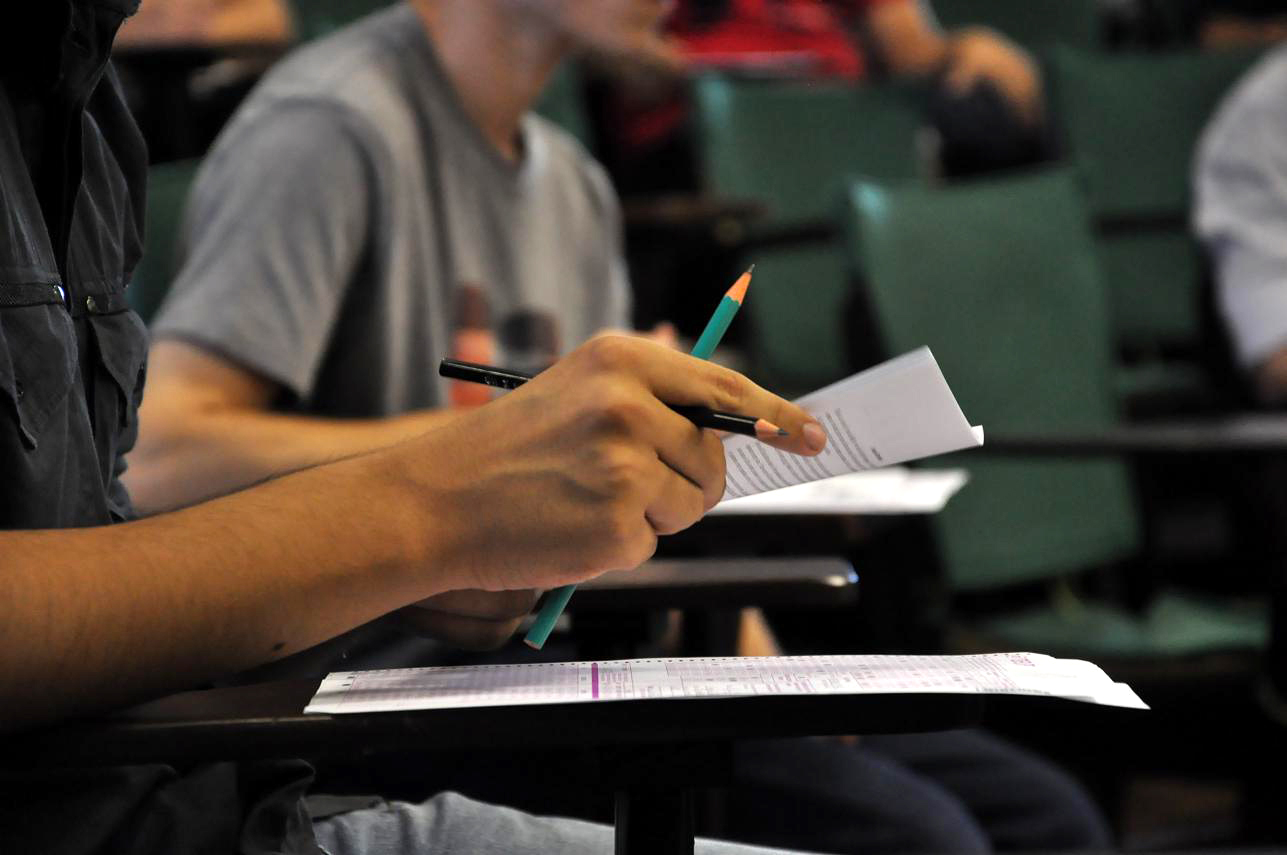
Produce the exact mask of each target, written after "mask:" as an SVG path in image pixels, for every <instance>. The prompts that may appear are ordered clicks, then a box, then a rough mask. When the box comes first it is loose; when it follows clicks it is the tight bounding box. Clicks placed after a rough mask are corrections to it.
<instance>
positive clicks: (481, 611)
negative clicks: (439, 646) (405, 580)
mask: <svg viewBox="0 0 1287 855" xmlns="http://www.w3.org/2000/svg"><path fill="white" fill-rule="evenodd" d="M540 595H541V592H540V591H533V590H519V591H477V590H461V591H448V592H447V593H445V594H438V595H437V596H433V597H429V598H427V599H424V600H421V601H420V602H418V603H413V604H411V605H409V606H407V607H406V608H403V609H400V610H399V611H398V612H397V613H396V614H397V617H398V619H399V621H400V622H401V623H402V624H403V626H405V627H406V628H407V629H410V630H411V631H413V632H416V633H418V634H420V635H424V636H428V637H429V638H436V639H438V640H440V641H445V642H447V643H449V644H451V645H453V646H455V647H459V648H462V649H464V650H492V649H494V648H497V647H500V646H501V645H502V644H504V643H505V642H506V641H508V640H509V639H510V637H511V636H513V635H514V633H515V632H517V631H518V626H519V624H520V623H522V622H523V618H525V617H527V615H528V614H529V613H530V612H531V611H532V608H533V607H534V606H535V605H536V601H537V600H538V599H539V598H540Z"/></svg>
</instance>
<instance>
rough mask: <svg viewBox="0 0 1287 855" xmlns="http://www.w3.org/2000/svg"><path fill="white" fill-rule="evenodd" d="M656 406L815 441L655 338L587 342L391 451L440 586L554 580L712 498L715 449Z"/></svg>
mask: <svg viewBox="0 0 1287 855" xmlns="http://www.w3.org/2000/svg"><path fill="white" fill-rule="evenodd" d="M667 404H689V405H699V406H707V407H710V408H712V409H716V410H722V411H725V412H735V413H741V414H745V415H749V416H757V417H760V418H765V419H767V420H769V421H770V422H773V423H774V424H776V425H779V426H780V427H782V428H784V429H785V430H786V431H787V432H788V434H789V435H788V436H785V437H780V438H777V439H774V440H771V444H772V445H774V446H775V447H777V448H780V449H782V450H785V451H790V452H795V453H799V454H808V455H813V454H817V453H818V452H819V451H821V450H822V448H823V446H824V445H825V443H826V437H825V435H824V434H823V432H822V428H821V427H820V426H819V425H818V424H817V422H816V421H814V420H813V419H812V417H810V416H809V415H808V414H807V413H805V412H804V410H802V409H800V408H799V407H797V406H795V405H793V404H791V403H788V402H787V401H785V400H783V399H781V398H779V397H778V396H776V395H772V394H770V393H769V392H766V391H765V390H763V389H761V388H759V387H758V386H756V385H755V384H753V383H751V382H750V381H749V380H747V379H746V378H745V377H742V376H741V375H739V374H737V373H735V372H733V371H730V370H728V369H726V368H722V367H720V366H718V365H715V364H713V363H710V362H706V361H703V360H700V359H695V358H693V357H691V356H686V355H684V354H682V353H679V352H676V351H674V350H670V349H668V348H665V347H662V346H661V345H658V344H655V343H653V342H649V341H645V340H642V339H639V338H634V337H628V336H604V337H599V338H595V339H593V340H592V341H590V342H587V343H586V344H584V345H582V346H581V347H580V348H578V349H577V350H575V351H573V352H572V353H571V354H570V355H569V356H567V357H566V358H564V359H563V360H561V361H559V362H557V363H555V364H554V365H553V366H552V367H550V368H549V369H547V370H546V371H544V372H542V373H541V374H539V375H537V377H535V378H534V379H533V380H531V381H529V382H528V383H526V384H524V385H523V386H522V387H521V388H520V389H517V390H515V391H513V392H511V393H509V394H507V395H505V396H503V397H502V398H500V399H498V400H496V401H493V402H492V403H490V404H487V405H485V406H483V407H479V408H477V409H475V410H473V411H470V412H467V413H462V414H461V415H460V416H459V417H458V418H456V419H454V420H452V421H451V422H449V423H448V424H446V425H444V426H443V427H442V428H440V429H438V430H435V431H432V432H431V433H429V434H427V435H425V436H424V437H422V438H421V439H420V440H417V441H413V442H411V443H407V444H406V445H404V446H400V447H399V452H400V453H401V454H402V455H403V456H402V458H401V459H400V460H399V464H400V466H399V470H398V471H399V472H400V473H405V475H406V476H407V478H408V479H409V480H410V481H411V483H412V485H413V488H414V490H415V493H414V494H413V495H415V496H416V497H417V499H418V500H419V501H420V502H421V503H422V504H421V506H420V511H421V514H420V516H421V517H422V518H423V524H424V525H425V526H426V527H427V531H428V536H429V538H430V539H431V541H432V545H431V547H430V555H431V556H432V558H433V561H434V562H435V565H436V567H437V569H438V570H439V572H441V573H443V574H445V580H446V581H448V582H449V583H450V584H448V585H447V587H449V588H476V589H482V590H485V591H503V590H514V589H524V588H529V589H530V588H552V587H557V586H559V585H564V584H573V583H577V582H582V581H585V580H586V579H590V578H593V577H594V576H597V575H599V574H600V573H604V572H606V571H609V570H619V569H627V568H633V567H636V566H638V565H639V564H641V563H643V562H644V561H645V560H647V559H648V558H649V557H650V556H651V555H652V554H653V551H654V550H655V549H656V544H657V537H658V536H659V535H666V534H672V533H674V532H677V531H680V530H682V529H684V528H687V527H688V526H690V525H692V524H693V523H694V522H696V521H697V520H698V519H699V518H700V517H701V516H702V514H704V513H705V512H706V511H707V510H709V509H710V508H711V507H713V506H714V505H715V503H716V502H718V501H719V499H720V498H721V497H722V496H723V494H724V447H723V444H722V443H721V442H720V441H719V438H718V437H717V436H716V435H715V433H714V432H713V431H705V430H701V429H700V428H697V427H695V426H694V425H693V424H692V423H691V422H690V421H688V420H687V419H685V418H683V417H682V416H680V415H678V414H676V413H675V412H674V411H673V410H671V409H670V407H669V406H667Z"/></svg>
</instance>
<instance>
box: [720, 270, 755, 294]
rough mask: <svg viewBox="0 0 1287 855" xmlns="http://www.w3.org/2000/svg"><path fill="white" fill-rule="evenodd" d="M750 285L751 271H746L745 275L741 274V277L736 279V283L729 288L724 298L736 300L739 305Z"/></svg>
mask: <svg viewBox="0 0 1287 855" xmlns="http://www.w3.org/2000/svg"><path fill="white" fill-rule="evenodd" d="M751 266H752V267H754V266H755V265H751ZM750 285H751V271H750V270H748V271H746V272H745V273H743V274H742V275H741V276H739V277H737V281H736V282H734V283H733V287H732V288H729V289H728V293H727V294H725V295H724V296H726V297H728V298H729V299H731V300H736V301H737V302H738V303H739V304H741V302H742V300H743V299H744V298H745V297H746V289H747V288H749V287H750Z"/></svg>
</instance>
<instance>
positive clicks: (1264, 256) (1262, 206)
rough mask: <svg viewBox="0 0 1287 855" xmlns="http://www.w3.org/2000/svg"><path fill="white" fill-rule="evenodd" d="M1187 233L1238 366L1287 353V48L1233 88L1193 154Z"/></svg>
mask: <svg viewBox="0 0 1287 855" xmlns="http://www.w3.org/2000/svg"><path fill="white" fill-rule="evenodd" d="M1194 187H1195V194H1196V204H1195V207H1194V227H1195V229H1196V231H1197V232H1198V235H1199V236H1200V237H1201V238H1202V240H1203V241H1204V242H1205V244H1206V246H1207V249H1208V250H1209V251H1210V254H1211V258H1212V261H1213V263H1214V265H1215V273H1216V282H1217V286H1218V289H1219V291H1218V293H1219V301H1220V308H1221V311H1222V313H1223V314H1224V318H1225V322H1226V323H1227V324H1228V327H1229V332H1230V337H1231V338H1232V341H1233V344H1234V347H1235V349H1236V351H1237V354H1238V358H1239V360H1240V361H1241V362H1242V363H1243V364H1244V365H1246V366H1247V367H1254V366H1256V365H1258V364H1259V363H1260V362H1262V361H1264V360H1265V359H1266V358H1267V357H1269V356H1271V355H1272V354H1273V353H1274V351H1276V350H1278V349H1279V348H1282V347H1287V47H1284V48H1279V49H1277V50H1276V51H1274V52H1273V53H1271V54H1270V55H1269V56H1267V57H1266V58H1265V59H1263V60H1261V61H1260V63H1259V64H1258V65H1257V66H1256V67H1255V68H1254V69H1253V70H1252V71H1251V72H1250V73H1249V74H1248V75H1247V77H1246V78H1245V79H1244V80H1243V81H1242V82H1241V83H1239V84H1238V85H1237V87H1235V89H1234V90H1233V92H1232V93H1231V94H1230V95H1229V96H1228V97H1227V98H1226V99H1225V101H1224V103H1223V105H1222V106H1221V107H1220V110H1219V111H1218V112H1217V113H1216V116H1215V118H1214V119H1213V120H1212V122H1211V124H1210V126H1209V127H1208V128H1207V131H1206V133H1205V134H1204V135H1203V138H1202V142H1201V144H1200V146H1199V149H1198V158H1197V165H1196V174H1195V179H1194Z"/></svg>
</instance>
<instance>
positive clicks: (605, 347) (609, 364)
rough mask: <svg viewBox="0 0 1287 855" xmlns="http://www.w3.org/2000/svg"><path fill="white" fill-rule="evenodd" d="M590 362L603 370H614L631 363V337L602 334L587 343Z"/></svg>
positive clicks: (586, 351)
mask: <svg viewBox="0 0 1287 855" xmlns="http://www.w3.org/2000/svg"><path fill="white" fill-rule="evenodd" d="M584 349H585V353H586V357H587V358H588V359H589V361H590V364H591V365H592V366H593V367H595V368H597V369H599V370H601V371H614V370H618V369H621V368H623V367H625V366H626V365H629V364H630V339H628V338H626V337H625V336H621V335H602V336H599V337H597V338H594V339H591V340H590V341H589V342H588V343H586V345H585V348H584Z"/></svg>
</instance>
